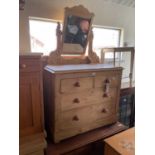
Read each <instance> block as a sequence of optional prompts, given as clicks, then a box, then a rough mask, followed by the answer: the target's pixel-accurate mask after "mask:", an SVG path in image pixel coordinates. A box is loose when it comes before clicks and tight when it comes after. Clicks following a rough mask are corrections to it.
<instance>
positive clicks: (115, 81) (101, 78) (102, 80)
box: [95, 73, 120, 88]
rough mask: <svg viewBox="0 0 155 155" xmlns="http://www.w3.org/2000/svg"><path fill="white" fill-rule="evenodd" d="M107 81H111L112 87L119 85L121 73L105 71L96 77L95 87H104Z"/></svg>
mask: <svg viewBox="0 0 155 155" xmlns="http://www.w3.org/2000/svg"><path fill="white" fill-rule="evenodd" d="M106 83H109V86H110V87H117V86H118V85H119V84H120V74H114V73H113V74H112V73H109V74H108V73H105V74H103V75H98V76H96V78H95V87H96V88H98V87H103V88H104V86H105V84H106Z"/></svg>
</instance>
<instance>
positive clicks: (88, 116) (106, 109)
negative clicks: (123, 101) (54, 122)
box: [60, 102, 116, 129]
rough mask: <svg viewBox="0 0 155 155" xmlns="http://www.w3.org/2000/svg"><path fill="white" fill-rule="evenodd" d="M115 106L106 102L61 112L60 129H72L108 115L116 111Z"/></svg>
mask: <svg viewBox="0 0 155 155" xmlns="http://www.w3.org/2000/svg"><path fill="white" fill-rule="evenodd" d="M115 106H116V105H115V104H114V103H111V102H106V103H104V104H97V105H92V106H87V107H84V108H83V107H82V108H77V109H73V110H70V111H65V112H62V113H61V114H60V115H61V120H60V124H61V125H60V126H61V127H60V129H72V128H74V127H80V126H83V125H86V124H90V123H93V122H94V121H95V120H99V119H104V118H106V117H109V116H110V115H112V114H115V113H116V108H115Z"/></svg>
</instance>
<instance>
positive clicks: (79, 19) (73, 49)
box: [62, 6, 93, 54]
mask: <svg viewBox="0 0 155 155" xmlns="http://www.w3.org/2000/svg"><path fill="white" fill-rule="evenodd" d="M92 16H93V14H91V13H89V12H88V10H87V9H86V8H84V7H82V6H78V7H73V8H71V9H70V8H67V9H66V10H65V18H64V27H63V34H62V54H84V53H85V50H86V47H87V43H88V36H89V32H90V29H91V23H92Z"/></svg>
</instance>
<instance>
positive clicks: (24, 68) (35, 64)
mask: <svg viewBox="0 0 155 155" xmlns="http://www.w3.org/2000/svg"><path fill="white" fill-rule="evenodd" d="M40 70H41V62H40V61H38V60H27V59H22V60H19V71H20V72H32V71H40Z"/></svg>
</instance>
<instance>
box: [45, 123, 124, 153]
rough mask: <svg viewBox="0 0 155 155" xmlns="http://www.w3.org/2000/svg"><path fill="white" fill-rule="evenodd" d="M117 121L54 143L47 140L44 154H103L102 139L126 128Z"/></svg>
mask: <svg viewBox="0 0 155 155" xmlns="http://www.w3.org/2000/svg"><path fill="white" fill-rule="evenodd" d="M126 129H127V128H126V126H124V125H123V124H121V123H119V122H117V123H114V124H112V125H109V126H105V127H101V128H98V129H95V130H92V131H89V132H86V133H83V134H80V135H78V136H75V137H72V138H69V139H66V140H63V141H61V142H60V143H58V144H54V143H52V142H51V141H48V146H47V149H46V155H96V154H97V155H103V154H102V153H103V151H104V148H103V139H104V138H107V137H109V136H112V135H114V134H116V133H119V132H121V131H123V130H126Z"/></svg>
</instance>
